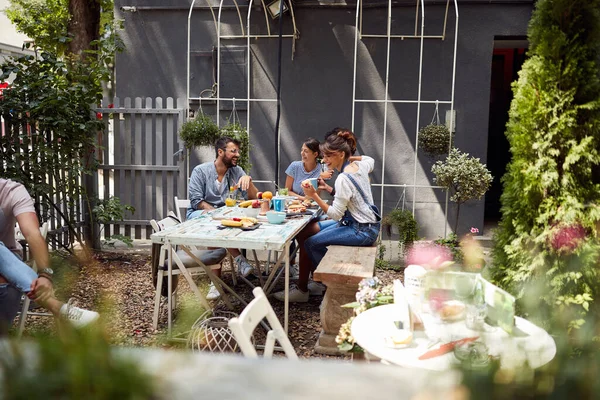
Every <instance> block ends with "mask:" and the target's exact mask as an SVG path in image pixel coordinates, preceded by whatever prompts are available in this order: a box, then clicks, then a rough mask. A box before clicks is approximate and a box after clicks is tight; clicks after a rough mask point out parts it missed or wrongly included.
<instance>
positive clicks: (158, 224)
mask: <svg viewBox="0 0 600 400" xmlns="http://www.w3.org/2000/svg"><path fill="white" fill-rule="evenodd" d="M171 214H172V213H171ZM180 222H181V220H180V219H179V218H177V217H175V216H174V215H170V214H169V215H168V216H167V217H166V218H163V219H161V220H160V221H157V220H155V219H151V220H150V226H152V229H154V232H160V231H164V230H165V229H167V228H170V227H172V226H175V225H177V224H179V223H180Z"/></svg>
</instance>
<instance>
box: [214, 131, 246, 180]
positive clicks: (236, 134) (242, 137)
mask: <svg viewBox="0 0 600 400" xmlns="http://www.w3.org/2000/svg"><path fill="white" fill-rule="evenodd" d="M221 136H229V137H232V138H234V139H237V140H239V141H240V159H239V161H238V165H239V166H240V167H242V169H243V170H244V171H246V173H247V174H249V173H250V169H251V168H252V164H250V137H249V136H248V130H247V129H246V128H245V127H243V126H242V125H241V124H240V123H239V122H232V123H228V124H227V125H225V126H224V127H223V128H221Z"/></svg>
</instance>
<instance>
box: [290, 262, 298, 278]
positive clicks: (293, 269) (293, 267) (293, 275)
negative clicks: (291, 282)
mask: <svg viewBox="0 0 600 400" xmlns="http://www.w3.org/2000/svg"><path fill="white" fill-rule="evenodd" d="M299 277H300V266H299V265H298V264H294V265H290V279H298V278H299Z"/></svg>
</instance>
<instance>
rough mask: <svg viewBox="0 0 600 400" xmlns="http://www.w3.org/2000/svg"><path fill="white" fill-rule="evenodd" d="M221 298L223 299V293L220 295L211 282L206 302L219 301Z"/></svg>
mask: <svg viewBox="0 0 600 400" xmlns="http://www.w3.org/2000/svg"><path fill="white" fill-rule="evenodd" d="M219 297H221V293H219V291H218V290H217V288H216V286H215V284H214V283H212V282H211V284H210V286H209V288H208V293H207V294H206V300H217V299H218V298H219Z"/></svg>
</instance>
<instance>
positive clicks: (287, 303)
mask: <svg viewBox="0 0 600 400" xmlns="http://www.w3.org/2000/svg"><path fill="white" fill-rule="evenodd" d="M283 251H284V255H285V289H284V290H285V292H284V302H283V307H284V308H285V311H284V314H283V315H284V316H283V330H284V331H285V334H286V335H287V333H288V313H289V311H290V241H287V242H286V244H285V248H284V249H283Z"/></svg>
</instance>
